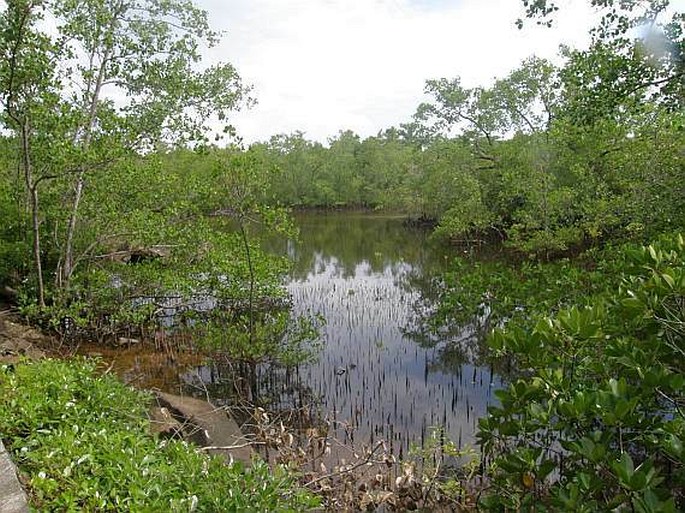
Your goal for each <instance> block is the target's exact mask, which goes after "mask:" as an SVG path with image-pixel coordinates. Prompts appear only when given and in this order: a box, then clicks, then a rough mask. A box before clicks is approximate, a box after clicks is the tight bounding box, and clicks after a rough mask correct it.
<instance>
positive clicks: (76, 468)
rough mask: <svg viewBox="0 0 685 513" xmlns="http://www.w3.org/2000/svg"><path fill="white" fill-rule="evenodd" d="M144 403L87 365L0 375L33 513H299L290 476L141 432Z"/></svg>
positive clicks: (0, 404)
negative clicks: (207, 453) (95, 512)
mask: <svg viewBox="0 0 685 513" xmlns="http://www.w3.org/2000/svg"><path fill="white" fill-rule="evenodd" d="M149 401H150V397H148V396H147V395H146V394H144V393H142V392H139V391H136V390H133V389H131V388H128V387H126V386H124V385H123V384H121V382H119V381H118V380H117V379H116V378H114V377H112V376H110V375H104V376H98V375H97V374H96V371H95V364H94V363H93V362H90V363H89V362H85V361H73V362H63V361H56V360H44V361H42V362H38V363H33V364H22V365H18V366H17V367H16V368H11V367H8V366H2V367H0V432H2V434H3V439H4V440H5V441H6V442H7V443H8V448H9V450H10V451H11V452H12V453H13V455H14V457H15V459H16V461H17V464H18V465H19V467H20V469H21V472H22V474H23V475H24V476H25V478H26V480H27V481H26V482H27V484H28V489H29V491H30V496H31V503H32V506H33V507H34V508H36V509H37V510H38V511H305V510H307V509H309V508H311V507H313V506H315V505H316V501H315V500H314V499H313V498H312V497H311V496H309V495H308V494H307V493H306V492H304V491H302V490H299V489H298V488H297V486H296V485H295V479H294V475H293V473H292V472H289V471H286V470H285V469H281V468H275V469H274V470H273V471H272V470H270V469H269V467H268V466H267V465H266V464H265V463H263V462H255V463H254V464H253V465H252V466H251V468H249V469H248V468H246V467H245V466H244V465H243V464H242V463H240V462H236V463H233V464H232V465H230V466H229V465H226V462H225V461H224V460H223V459H222V458H218V457H209V456H207V455H206V454H203V453H200V452H198V451H196V450H195V449H194V448H193V447H192V446H189V445H188V444H187V443H185V442H181V441H178V440H159V439H157V438H155V437H153V436H152V435H151V434H150V430H149V422H148V420H147V414H146V408H147V403H148V402H149Z"/></svg>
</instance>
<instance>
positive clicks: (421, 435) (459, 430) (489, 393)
mask: <svg viewBox="0 0 685 513" xmlns="http://www.w3.org/2000/svg"><path fill="white" fill-rule="evenodd" d="M296 221H297V224H298V226H299V228H300V237H299V240H298V241H297V242H295V241H285V240H280V241H271V242H270V244H269V245H270V246H271V247H270V248H269V249H270V250H271V251H274V252H277V253H281V254H284V255H285V254H287V255H288V256H289V257H290V258H291V259H292V260H293V262H294V266H293V269H292V272H291V274H290V276H289V278H288V282H287V288H288V290H289V292H290V294H291V295H292V298H293V308H294V312H293V315H321V316H322V317H323V319H324V321H325V324H324V327H323V329H322V333H321V337H322V342H323V345H322V348H321V350H320V352H319V353H318V357H317V359H316V361H315V362H314V363H311V364H307V365H301V366H299V367H298V368H297V369H294V370H288V369H282V368H277V367H269V366H258V367H257V368H256V369H248V371H247V373H246V372H245V368H241V366H239V365H234V364H231V363H230V362H225V361H224V362H221V361H217V362H215V363H214V364H211V365H208V364H200V362H199V361H197V360H198V358H199V356H198V355H192V354H190V355H184V354H183V353H181V354H178V355H174V357H167V356H168V355H165V354H160V353H159V352H156V351H153V352H152V353H150V352H149V351H146V350H144V349H140V348H135V347H134V348H133V349H131V350H129V351H126V352H121V350H117V351H112V355H107V354H104V355H103V356H105V358H106V359H109V360H111V361H112V364H113V365H114V367H115V370H117V371H118V372H119V373H120V374H121V375H122V376H123V377H124V379H126V380H127V381H132V382H136V383H137V384H139V385H140V386H142V387H146V388H161V389H163V390H165V391H168V392H172V393H181V394H191V395H198V396H201V397H209V398H211V399H212V401H213V402H215V403H218V404H221V405H226V406H230V407H234V408H235V410H234V412H236V413H239V411H240V406H241V405H243V406H245V405H247V404H248V402H247V401H245V392H246V391H247V393H249V395H250V397H249V403H250V404H251V403H254V402H259V403H261V404H264V405H266V406H267V407H268V408H269V409H270V410H271V411H276V412H279V411H280V412H282V413H283V416H284V417H288V416H289V420H290V421H291V424H293V425H298V424H299V425H300V426H302V427H307V426H310V425H313V424H315V423H317V422H321V421H322V420H323V421H326V423H327V424H328V425H330V426H331V428H330V429H333V430H334V433H332V434H333V435H334V436H335V438H336V439H337V440H339V441H344V442H346V443H349V442H350V441H352V442H354V445H356V446H360V445H365V444H370V443H373V442H374V441H377V440H381V439H382V440H385V441H386V442H388V444H389V446H390V448H391V449H392V451H393V453H395V454H396V455H402V454H403V453H406V451H407V449H408V448H409V447H410V446H411V445H412V444H416V445H422V443H423V441H424V440H425V439H426V437H427V436H428V435H429V434H430V431H431V428H434V427H442V428H444V429H445V434H446V435H447V436H448V437H449V438H450V439H451V440H453V441H454V442H455V443H457V444H458V445H459V446H460V447H463V446H466V445H472V444H473V443H474V432H475V429H476V426H477V421H478V418H480V417H482V416H484V415H485V413H486V411H487V407H488V405H489V404H491V403H492V402H494V401H495V399H494V394H493V392H494V390H496V389H497V388H498V387H500V386H501V385H502V380H501V378H500V377H499V376H498V375H497V374H495V373H494V372H493V371H492V370H491V368H490V367H488V366H487V365H483V366H481V365H478V364H477V363H476V362H478V361H480V360H481V359H480V358H479V355H480V354H481V351H480V349H481V348H480V346H479V344H478V340H477V337H476V336H474V335H473V333H472V332H471V331H470V330H469V328H464V329H457V330H443V331H440V333H439V334H438V335H436V334H435V333H432V332H428V331H427V330H426V329H425V324H426V322H425V321H426V317H427V314H429V313H430V312H431V310H432V309H433V308H434V306H435V285H436V282H437V278H438V277H439V276H440V271H441V270H442V269H444V267H445V264H446V263H447V262H448V261H449V260H450V259H452V258H453V257H454V256H455V254H456V252H457V250H456V249H455V248H445V247H440V246H438V245H435V244H433V243H431V242H430V241H429V239H428V235H429V231H428V230H425V229H421V228H416V227H408V226H405V225H404V223H403V221H402V219H401V218H397V217H389V216H381V215H370V214H353V213H349V212H345V213H325V214H322V213H317V214H312V213H309V214H298V215H297V216H296ZM86 349H87V348H86ZM95 349H96V350H97V351H98V353H99V354H102V351H103V349H102V348H101V347H97V348H95ZM246 383H249V384H248V385H247V386H245V384H246ZM247 410H249V408H247ZM243 411H245V410H243ZM251 411H253V410H251ZM293 412H297V415H295V414H293Z"/></svg>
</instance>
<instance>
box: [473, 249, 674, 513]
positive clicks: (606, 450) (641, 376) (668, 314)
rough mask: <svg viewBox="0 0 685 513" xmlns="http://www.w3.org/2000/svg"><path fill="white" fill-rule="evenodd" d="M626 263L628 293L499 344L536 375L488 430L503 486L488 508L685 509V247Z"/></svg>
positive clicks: (565, 313) (548, 319)
mask: <svg viewBox="0 0 685 513" xmlns="http://www.w3.org/2000/svg"><path fill="white" fill-rule="evenodd" d="M620 256H621V258H620V259H619V261H623V262H624V265H625V269H627V271H626V274H625V275H624V277H623V279H622V280H621V282H620V286H619V287H618V288H614V289H607V290H606V291H605V292H604V293H601V294H598V295H596V296H594V297H593V298H592V301H590V302H588V304H587V306H585V307H577V306H572V307H566V308H563V309H561V310H560V311H558V312H557V313H556V314H555V315H553V316H543V315H538V316H537V319H536V322H535V323H533V324H527V325H520V324H518V325H517V324H516V323H514V324H512V325H509V326H506V327H505V328H503V329H500V330H496V331H495V333H494V334H493V335H492V337H491V340H490V345H491V347H493V348H494V349H495V350H496V351H498V352H500V353H502V354H505V355H508V356H510V357H515V359H516V361H517V362H518V363H519V368H520V369H521V370H522V375H524V376H525V377H523V378H521V379H518V380H517V381H515V382H514V383H512V384H511V385H510V386H509V387H508V388H507V389H505V390H501V391H498V396H499V399H500V401H501V404H500V406H498V407H493V408H491V409H490V415H489V417H488V418H485V419H482V420H481V422H480V429H479V435H478V437H479V441H480V443H481V444H482V448H483V451H484V455H485V458H486V460H487V463H488V465H489V469H490V474H491V478H492V481H491V482H492V489H491V490H490V491H489V493H487V494H486V495H485V498H484V500H483V505H484V506H487V507H488V508H490V509H492V510H494V511H504V510H517V511H518V510H521V509H524V510H526V511H549V510H563V511H587V512H591V511H593V512H594V511H639V512H655V511H676V510H677V509H678V508H681V509H680V510H681V511H682V508H683V507H684V506H685V499H684V497H685V451H684V450H683V441H684V440H685V413H684V411H685V373H684V372H683V371H685V358H683V356H685V243H684V242H683V238H682V236H678V237H665V238H662V239H661V240H660V241H658V242H657V243H655V244H653V245H651V246H648V247H645V248H641V249H635V248H633V249H624V250H623V251H622V254H621V255H620ZM527 326H530V328H529V329H526V327H527Z"/></svg>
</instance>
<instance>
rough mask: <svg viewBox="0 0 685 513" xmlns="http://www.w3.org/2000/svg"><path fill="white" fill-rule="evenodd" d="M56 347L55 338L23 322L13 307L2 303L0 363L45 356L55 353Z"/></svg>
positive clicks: (0, 312) (0, 307) (0, 315)
mask: <svg viewBox="0 0 685 513" xmlns="http://www.w3.org/2000/svg"><path fill="white" fill-rule="evenodd" d="M55 347H56V342H55V340H53V339H52V338H50V337H48V336H46V335H44V334H43V333H41V332H40V331H39V330H37V329H35V328H32V327H30V326H26V325H25V324H22V323H21V321H20V320H19V316H18V315H17V314H16V312H15V310H14V309H13V308H12V307H10V306H8V305H5V304H0V364H15V363H17V362H18V361H20V360H21V359H22V358H28V359H30V360H36V359H39V358H43V357H45V356H46V355H47V354H51V353H53V352H54V348H55Z"/></svg>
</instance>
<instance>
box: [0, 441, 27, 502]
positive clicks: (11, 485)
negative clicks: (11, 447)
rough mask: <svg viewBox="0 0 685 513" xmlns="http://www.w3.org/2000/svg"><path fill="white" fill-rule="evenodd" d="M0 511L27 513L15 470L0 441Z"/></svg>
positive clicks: (24, 497)
mask: <svg viewBox="0 0 685 513" xmlns="http://www.w3.org/2000/svg"><path fill="white" fill-rule="evenodd" d="M0 511H1V512H2V513H28V512H29V507H28V504H27V502H26V494H25V493H24V490H23V489H22V487H21V485H20V484H19V479H17V468H16V467H15V466H14V463H13V462H12V460H11V459H10V456H9V454H8V452H7V450H6V449H5V446H4V445H3V443H2V440H0Z"/></svg>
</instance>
